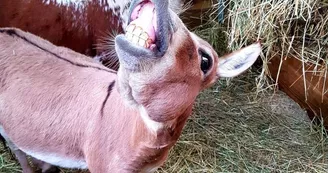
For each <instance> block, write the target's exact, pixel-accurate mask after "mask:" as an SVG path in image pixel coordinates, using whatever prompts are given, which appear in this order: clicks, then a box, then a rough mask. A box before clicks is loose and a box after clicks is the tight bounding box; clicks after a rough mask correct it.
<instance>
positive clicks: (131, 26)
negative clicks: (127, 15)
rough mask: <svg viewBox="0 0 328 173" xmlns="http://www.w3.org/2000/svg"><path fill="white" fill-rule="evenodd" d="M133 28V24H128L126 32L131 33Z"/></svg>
mask: <svg viewBox="0 0 328 173" xmlns="http://www.w3.org/2000/svg"><path fill="white" fill-rule="evenodd" d="M135 28H136V26H135V25H129V26H128V27H127V28H126V32H130V33H132V32H133V30H134V29H135Z"/></svg>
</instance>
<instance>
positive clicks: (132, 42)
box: [115, 0, 173, 69]
mask: <svg viewBox="0 0 328 173" xmlns="http://www.w3.org/2000/svg"><path fill="white" fill-rule="evenodd" d="M168 3H169V0H151V1H150V0H134V1H132V3H131V7H130V18H129V21H128V26H127V28H126V33H125V34H124V35H122V34H121V35H118V36H117V37H116V39H115V49H116V53H117V55H118V58H119V60H120V64H122V65H123V66H124V67H125V68H129V69H136V68H137V66H138V65H140V63H141V62H145V61H148V60H150V59H156V58H160V57H163V56H164V54H165V53H166V51H167V49H168V47H169V42H170V39H171V36H172V34H173V24H172V19H171V13H170V11H169V4H168Z"/></svg>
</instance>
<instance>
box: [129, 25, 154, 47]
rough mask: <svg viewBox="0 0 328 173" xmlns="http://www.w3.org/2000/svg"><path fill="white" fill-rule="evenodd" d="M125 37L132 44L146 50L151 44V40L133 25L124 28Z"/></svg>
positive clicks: (145, 33)
mask: <svg viewBox="0 0 328 173" xmlns="http://www.w3.org/2000/svg"><path fill="white" fill-rule="evenodd" d="M125 36H126V38H127V39H128V40H129V41H131V42H132V43H134V44H137V45H139V46H142V47H144V48H148V47H149V46H150V44H151V39H149V36H148V34H147V32H145V31H143V29H142V28H141V27H138V26H135V25H129V26H128V27H127V28H126V33H125Z"/></svg>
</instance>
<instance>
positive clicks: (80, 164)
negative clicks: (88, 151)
mask: <svg viewBox="0 0 328 173" xmlns="http://www.w3.org/2000/svg"><path fill="white" fill-rule="evenodd" d="M21 150H22V149H21ZM22 151H23V152H25V153H26V154H27V155H30V156H32V157H34V158H37V159H39V160H41V161H44V162H47V163H49V164H51V165H56V166H59V167H63V168H77V169H87V168H88V166H87V163H86V162H85V160H77V159H71V158H65V157H62V156H58V155H56V154H52V153H42V152H33V151H28V150H22Z"/></svg>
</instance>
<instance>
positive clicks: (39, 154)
mask: <svg viewBox="0 0 328 173" xmlns="http://www.w3.org/2000/svg"><path fill="white" fill-rule="evenodd" d="M168 3H169V2H168V1H161V0H153V1H135V2H133V3H132V4H131V15H132V16H131V18H130V20H129V22H128V27H129V26H131V25H138V27H139V28H140V31H138V33H136V31H131V33H126V35H118V36H117V37H116V40H115V44H116V45H115V49H116V53H117V55H118V58H119V61H120V68H119V70H118V71H117V72H116V71H112V70H110V69H108V68H106V67H105V66H103V65H101V64H99V63H97V62H94V60H92V59H90V58H88V57H86V56H84V55H81V54H79V53H76V52H74V51H72V50H70V49H67V48H64V47H57V46H54V45H53V44H51V43H50V42H48V41H45V40H43V39H41V38H39V37H37V36H35V35H32V34H30V33H26V32H23V31H21V30H19V29H15V28H2V29H0V133H1V135H2V136H3V137H4V138H5V139H6V141H7V142H8V145H9V147H10V148H11V149H12V150H13V152H14V153H15V155H16V156H17V159H18V161H19V162H20V164H21V166H22V169H23V172H24V173H30V172H33V170H32V169H31V167H30V166H29V164H28V162H27V161H26V155H29V156H31V157H32V158H33V161H34V163H38V165H41V168H42V169H43V171H47V170H48V169H49V168H51V166H50V165H56V166H60V167H66V168H80V169H89V170H90V172H92V173H112V172H118V173H124V172H154V171H155V170H156V169H157V168H158V167H159V166H161V165H162V164H163V163H164V161H165V160H166V158H167V155H168V152H169V149H170V148H171V147H172V146H173V145H174V144H175V143H176V141H177V140H178V138H179V136H180V134H181V132H182V129H183V127H184V125H185V123H186V120H187V118H188V117H189V116H190V114H191V112H192V107H193V103H194V101H195V99H196V97H197V95H198V94H199V92H200V91H202V90H203V89H205V88H207V87H209V86H211V85H212V84H213V83H214V82H215V81H216V80H217V79H218V77H234V76H237V75H239V74H240V73H242V72H243V71H245V70H246V69H248V68H249V67H250V66H251V65H252V64H253V63H254V62H255V60H256V59H257V57H258V56H259V54H260V52H261V46H260V44H259V43H254V44H252V45H250V46H248V47H245V48H243V49H241V50H239V51H236V52H234V53H232V54H229V55H227V56H225V57H223V58H218V56H217V54H216V52H215V51H214V50H213V49H212V47H211V46H210V45H209V44H208V43H207V42H205V41H203V40H202V39H200V38H199V37H197V36H196V35H195V34H193V33H191V32H189V31H188V29H187V28H186V27H185V25H184V24H183V23H182V22H181V20H180V19H179V18H178V16H177V15H176V14H175V13H174V12H173V11H172V10H171V9H170V8H169V4H168ZM134 9H139V10H138V11H139V13H138V12H136V13H132V11H133V10H134ZM141 13H147V14H150V15H152V16H149V17H151V18H152V19H153V20H152V21H153V22H143V20H147V18H145V15H140V14H141ZM154 21H155V22H154ZM140 33H144V34H146V35H147V37H145V38H147V40H148V41H147V44H148V46H145V43H144V42H142V43H140V42H139V41H140V40H139V41H138V40H135V41H134V40H133V39H141V37H140V38H133V36H136V35H138V34H140ZM128 34H131V35H132V37H130V36H129V37H127V35H128ZM149 38H151V39H149ZM139 43H140V44H139ZM40 163H43V164H40Z"/></svg>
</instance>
